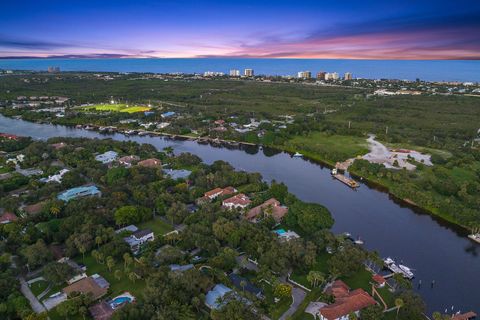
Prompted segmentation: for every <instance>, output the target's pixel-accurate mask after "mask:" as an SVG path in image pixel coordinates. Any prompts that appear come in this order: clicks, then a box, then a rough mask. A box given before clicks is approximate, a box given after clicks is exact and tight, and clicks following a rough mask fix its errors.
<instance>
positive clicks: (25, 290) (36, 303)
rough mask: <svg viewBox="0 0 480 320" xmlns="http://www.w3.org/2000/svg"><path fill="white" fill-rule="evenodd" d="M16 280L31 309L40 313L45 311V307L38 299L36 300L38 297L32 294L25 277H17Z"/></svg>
mask: <svg viewBox="0 0 480 320" xmlns="http://www.w3.org/2000/svg"><path fill="white" fill-rule="evenodd" d="M18 280H19V281H20V291H21V292H22V293H23V295H24V296H25V298H27V299H28V301H30V305H31V306H32V309H33V311H35V312H36V313H42V312H45V311H47V310H46V309H45V307H44V306H43V305H42V304H41V303H40V301H38V299H37V298H36V297H35V296H34V295H33V293H32V291H31V290H30V288H29V287H28V284H27V282H26V281H25V279H24V278H23V277H19V278H18Z"/></svg>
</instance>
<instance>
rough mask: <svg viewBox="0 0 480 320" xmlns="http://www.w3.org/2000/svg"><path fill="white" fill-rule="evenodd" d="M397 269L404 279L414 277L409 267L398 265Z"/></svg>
mask: <svg viewBox="0 0 480 320" xmlns="http://www.w3.org/2000/svg"><path fill="white" fill-rule="evenodd" d="M398 268H400V270H402V274H403V277H404V278H407V279H412V278H413V277H414V275H413V272H412V269H410V268H409V267H407V266H404V265H403V264H399V265H398Z"/></svg>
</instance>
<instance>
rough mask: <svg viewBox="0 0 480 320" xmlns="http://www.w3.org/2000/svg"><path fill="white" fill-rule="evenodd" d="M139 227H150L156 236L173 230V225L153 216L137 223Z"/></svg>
mask: <svg viewBox="0 0 480 320" xmlns="http://www.w3.org/2000/svg"><path fill="white" fill-rule="evenodd" d="M138 228H139V229H147V228H148V229H151V230H152V231H153V233H154V234H155V236H156V237H158V236H163V235H164V234H166V233H168V232H170V231H173V227H172V226H171V225H170V224H168V223H167V222H165V221H163V220H162V219H160V218H154V219H152V220H149V221H146V222H143V223H141V224H139V225H138Z"/></svg>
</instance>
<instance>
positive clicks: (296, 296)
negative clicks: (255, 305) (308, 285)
mask: <svg viewBox="0 0 480 320" xmlns="http://www.w3.org/2000/svg"><path fill="white" fill-rule="evenodd" d="M306 295H307V293H306V292H305V291H304V290H302V289H300V288H297V287H293V288H292V298H293V302H292V304H291V305H290V308H289V309H288V310H287V311H285V313H284V314H282V316H281V317H280V318H279V319H278V320H286V319H288V318H289V317H291V316H292V315H293V314H294V313H295V311H297V309H298V307H299V306H300V304H301V303H302V301H303V300H304V299H305V296H306Z"/></svg>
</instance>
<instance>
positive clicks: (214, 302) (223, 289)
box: [205, 283, 232, 310]
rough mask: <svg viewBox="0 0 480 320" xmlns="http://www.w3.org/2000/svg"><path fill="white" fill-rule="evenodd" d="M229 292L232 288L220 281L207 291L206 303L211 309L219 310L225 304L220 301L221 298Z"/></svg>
mask: <svg viewBox="0 0 480 320" xmlns="http://www.w3.org/2000/svg"><path fill="white" fill-rule="evenodd" d="M229 292H232V289H230V288H228V287H227V286H225V285H224V284H221V283H219V284H217V285H215V287H213V289H212V290H210V291H208V292H207V295H206V296H205V304H206V305H207V307H209V308H210V309H215V310H218V309H220V308H221V307H222V306H223V305H224V303H222V302H220V301H219V300H221V299H222V298H223V297H224V296H225V295H226V294H227V293H229Z"/></svg>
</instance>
